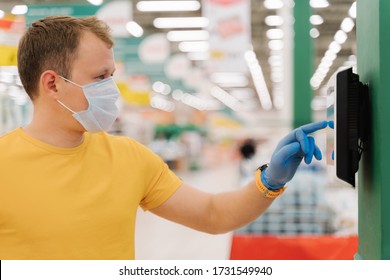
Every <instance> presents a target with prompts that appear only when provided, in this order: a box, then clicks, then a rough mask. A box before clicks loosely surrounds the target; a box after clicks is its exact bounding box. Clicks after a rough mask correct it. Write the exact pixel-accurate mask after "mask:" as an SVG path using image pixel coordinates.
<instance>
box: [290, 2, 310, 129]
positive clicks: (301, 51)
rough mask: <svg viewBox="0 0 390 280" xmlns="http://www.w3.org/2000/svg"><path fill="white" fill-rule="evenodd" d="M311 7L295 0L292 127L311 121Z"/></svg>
mask: <svg viewBox="0 0 390 280" xmlns="http://www.w3.org/2000/svg"><path fill="white" fill-rule="evenodd" d="M310 16H311V7H310V4H309V1H301V0H298V1H297V0H296V1H295V5H294V18H295V22H294V33H295V36H294V79H293V80H294V99H293V102H294V108H293V126H294V127H298V126H301V125H303V124H306V123H309V122H311V121H312V112H311V107H310V104H311V100H312V97H313V92H312V89H311V86H310V78H311V76H312V74H313V54H314V52H313V41H312V38H311V37H310V28H311V26H310Z"/></svg>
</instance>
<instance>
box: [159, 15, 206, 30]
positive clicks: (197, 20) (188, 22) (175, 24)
mask: <svg viewBox="0 0 390 280" xmlns="http://www.w3.org/2000/svg"><path fill="white" fill-rule="evenodd" d="M153 25H154V27H156V28H205V27H207V26H208V25H209V20H208V19H207V18H205V17H166V18H156V19H154V21H153Z"/></svg>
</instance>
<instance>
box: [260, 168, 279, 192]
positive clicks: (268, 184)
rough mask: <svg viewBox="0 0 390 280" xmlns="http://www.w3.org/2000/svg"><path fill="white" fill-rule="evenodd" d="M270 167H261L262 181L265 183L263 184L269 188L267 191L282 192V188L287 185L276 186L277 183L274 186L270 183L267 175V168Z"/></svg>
mask: <svg viewBox="0 0 390 280" xmlns="http://www.w3.org/2000/svg"><path fill="white" fill-rule="evenodd" d="M267 167H268V164H264V165H262V166H260V167H259V168H258V169H259V170H260V171H261V175H260V176H261V177H260V178H261V181H262V182H263V184H264V185H265V186H266V187H267V189H270V190H273V191H276V190H280V189H281V188H283V187H284V185H285V184H276V183H273V184H272V185H271V184H270V183H268V180H269V178H268V179H267V175H266V168H267Z"/></svg>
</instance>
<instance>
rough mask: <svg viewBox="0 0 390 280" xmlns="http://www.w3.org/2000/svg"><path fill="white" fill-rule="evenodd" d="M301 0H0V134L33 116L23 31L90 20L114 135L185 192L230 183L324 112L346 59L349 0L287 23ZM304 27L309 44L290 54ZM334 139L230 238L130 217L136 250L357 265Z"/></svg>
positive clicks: (351, 13)
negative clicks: (112, 67) (139, 147)
mask: <svg viewBox="0 0 390 280" xmlns="http://www.w3.org/2000/svg"><path fill="white" fill-rule="evenodd" d="M302 2H304V1H299V0H298V2H297V1H296V3H295V6H294V1H293V0H284V1H281V0H202V1H198V0H195V1H190V0H185V1H178V0H176V1H138V0H113V1H107V0H104V1H103V0H88V1H86V0H84V1H83V0H71V1H55V0H29V1H19V0H0V134H4V133H6V132H8V131H10V130H12V129H14V128H16V127H18V126H23V125H25V124H27V123H28V122H29V120H30V117H31V113H32V105H31V101H30V100H29V99H28V97H27V95H26V93H25V92H24V90H23V87H22V86H21V83H20V80H19V77H18V73H17V68H16V52H17V44H18V40H19V38H20V37H21V36H22V34H23V32H24V30H25V29H26V27H27V26H28V25H29V24H30V23H31V22H32V21H34V20H36V19H39V18H42V17H45V16H49V15H72V16H79V17H81V16H88V15H96V16H98V17H99V18H101V19H103V20H105V21H106V22H107V23H108V24H109V25H110V27H111V28H112V31H113V35H114V37H115V47H114V51H115V59H116V64H117V71H116V73H115V77H114V78H115V80H116V82H117V84H118V86H119V88H120V90H121V99H120V102H119V104H118V105H119V106H120V109H121V114H120V117H119V118H118V119H117V121H116V123H115V124H114V127H113V128H112V131H111V133H113V134H120V135H127V136H129V137H132V138H134V139H136V140H138V141H140V142H141V143H143V144H145V145H146V146H148V147H149V148H150V149H152V150H153V151H155V152H156V153H157V154H159V155H160V156H161V157H162V158H163V159H164V160H165V161H166V162H167V163H168V165H169V166H170V167H171V168H172V170H174V171H175V172H176V173H177V174H178V175H179V176H180V177H182V178H183V179H184V180H185V181H186V182H188V183H189V184H191V185H193V186H195V187H199V188H202V189H203V190H206V191H209V192H219V191H226V190H231V189H234V188H239V187H240V186H242V185H243V184H244V183H245V182H247V180H249V179H250V178H252V176H253V172H254V170H255V169H256V168H257V166H259V165H261V164H263V163H265V162H268V161H269V159H270V156H271V154H272V151H273V148H274V147H275V146H276V143H277V141H278V140H279V139H280V138H281V137H283V135H285V134H286V133H287V132H289V131H290V130H291V129H293V128H294V126H296V125H297V124H299V123H300V121H301V120H297V116H298V115H299V114H298V113H297V111H305V112H308V113H307V114H306V115H307V116H306V118H303V121H305V120H308V121H316V120H323V119H326V108H327V91H328V86H327V82H328V80H329V78H330V76H331V75H332V73H334V72H335V71H336V70H337V69H339V68H340V67H355V65H356V48H355V41H356V35H355V34H356V32H355V20H356V2H354V1H353V0H310V1H309V0H307V1H305V2H307V3H305V4H304V5H306V7H304V8H306V9H308V11H309V12H310V15H309V16H307V18H306V21H303V24H302V23H301V20H300V19H301V18H298V17H297V18H294V15H299V13H297V11H296V9H297V7H296V6H297V5H298V3H299V5H301V6H302ZM298 12H299V11H298ZM298 21H299V22H300V24H302V25H301V26H297V23H298ZM302 29H304V31H305V32H306V31H307V32H306V33H304V38H305V40H306V41H305V42H307V45H305V46H310V49H309V52H306V53H307V55H306V57H304V58H302V61H297V56H296V54H295V53H294V47H295V51H297V48H300V47H299V46H300V45H299V44H301V43H302V41H300V40H297V34H301V33H302ZM294 34H295V36H294ZM299 38H301V37H299ZM298 51H299V49H298ZM294 58H295V60H294ZM301 62H302V64H300V63H301ZM306 65H309V67H306ZM300 67H301V68H300ZM297 72H299V73H300V72H302V73H305V72H306V73H309V74H310V76H308V78H306V79H305V80H304V84H305V85H307V86H302V88H303V87H305V88H307V89H308V90H307V91H306V93H305V94H306V97H305V98H306V99H308V100H309V102H308V103H307V106H306V107H307V108H304V107H299V103H300V99H299V98H298V99H297V98H296V96H299V94H300V93H299V90H298V91H297V90H296V89H295V88H294V83H295V85H297V82H296V76H297ZM302 100H303V99H302ZM301 106H305V105H304V104H303V105H302V104H301ZM297 108H298V109H297ZM302 108H303V109H302ZM331 138H332V132H331V131H325V132H321V133H318V135H316V139H317V141H318V145H319V146H320V148H321V150H322V151H323V152H324V154H325V159H324V160H323V161H320V162H314V163H313V164H311V165H310V166H306V165H302V166H301V168H300V169H299V170H298V172H297V175H296V177H295V178H294V179H293V180H292V181H291V182H290V183H289V187H288V189H287V191H286V192H285V194H284V195H283V196H282V197H280V198H278V199H277V201H275V203H274V204H273V205H272V206H271V208H270V209H269V210H268V211H267V212H266V213H265V214H264V215H263V216H262V217H260V218H259V219H257V220H256V221H254V222H253V223H252V224H250V225H247V226H245V227H243V228H241V229H239V230H237V231H236V232H234V233H228V234H224V235H219V236H210V235H207V234H203V233H198V232H194V231H192V230H189V229H186V228H184V227H181V226H179V225H174V224H172V223H170V222H166V221H162V220H160V219H158V218H156V217H153V216H152V215H151V214H149V213H143V212H142V211H140V212H139V215H138V221H137V223H138V227H137V238H136V257H137V258H138V259H229V258H262V257H263V258H307V259H312V258H313V259H314V258H320V259H321V258H336V259H337V258H349V259H353V254H354V253H355V252H356V250H357V241H356V240H357V220H358V219H357V193H356V190H355V189H353V188H351V187H350V186H347V185H344V184H343V183H340V182H338V181H336V180H335V179H334V176H333V172H332V170H333V169H332V168H333V167H332V166H331V164H332V163H331V160H329V155H330V154H331V152H332V151H331V150H332V149H331V148H329V146H327V142H329V140H331ZM267 244H272V248H273V249H272V252H270V251H268V249H269V248H268V247H262V246H266V245H267ZM275 244H276V245H275ZM278 244H279V245H278ZM278 246H279V247H278ZM289 246H290V247H289ZM321 246H322V247H321ZM332 246H333V247H332ZM320 251H323V253H321V252H320ZM266 252H267V253H266Z"/></svg>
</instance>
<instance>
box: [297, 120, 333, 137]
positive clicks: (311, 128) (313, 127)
mask: <svg viewBox="0 0 390 280" xmlns="http://www.w3.org/2000/svg"><path fill="white" fill-rule="evenodd" d="M327 126H328V122H327V121H320V122H315V123H309V124H306V125H303V126H301V129H302V130H303V132H305V133H306V134H308V133H313V132H316V131H317V130H320V129H323V128H325V127H327Z"/></svg>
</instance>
